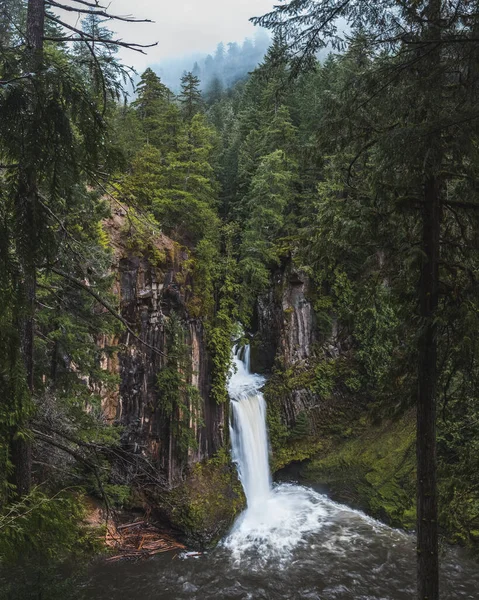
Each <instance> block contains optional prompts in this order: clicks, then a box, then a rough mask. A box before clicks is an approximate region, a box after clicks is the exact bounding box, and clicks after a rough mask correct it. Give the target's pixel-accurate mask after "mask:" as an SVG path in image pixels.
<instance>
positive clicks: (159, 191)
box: [0, 0, 479, 598]
mask: <svg viewBox="0 0 479 600" xmlns="http://www.w3.org/2000/svg"><path fill="white" fill-rule="evenodd" d="M74 1H75V2H77V3H78V5H79V6H78V7H75V10H77V9H81V10H83V17H84V19H83V21H82V25H81V29H77V28H74V27H73V26H69V25H68V24H66V23H65V22H64V21H63V20H62V18H61V17H59V16H58V10H57V6H58V4H57V3H55V2H50V3H48V2H47V3H45V8H44V3H43V1H41V0H40V1H39V0H29V1H28V2H24V1H22V0H6V1H1V0H0V14H1V15H2V18H1V20H0V115H1V118H0V398H1V403H0V464H1V466H0V585H1V586H3V588H4V589H5V590H6V591H5V594H6V595H5V598H30V597H31V598H37V597H45V598H54V597H57V596H56V595H54V594H58V597H60V595H62V594H64V593H65V591H64V590H65V589H66V588H64V587H63V584H60V581H61V579H62V578H61V577H59V576H58V570H57V569H58V567H59V565H63V567H65V566H66V565H70V566H71V563H72V562H75V561H77V562H78V563H79V564H80V563H82V562H83V560H85V561H86V560H87V559H88V558H90V557H91V556H93V555H95V554H97V553H98V552H103V551H105V547H104V542H103V538H104V535H102V532H101V531H100V530H99V529H98V527H97V528H92V527H91V525H90V526H87V525H86V521H85V520H86V517H87V516H88V514H89V513H90V512H91V510H90V509H91V502H92V501H93V502H94V503H95V505H98V506H101V507H102V510H104V511H106V512H107V513H108V514H109V515H118V514H120V513H122V512H125V511H132V510H135V511H141V514H146V515H148V517H147V518H150V515H152V514H153V515H154V518H155V519H156V520H157V521H158V522H161V523H163V524H164V525H165V526H166V525H168V527H174V528H175V531H176V532H177V533H178V535H180V534H181V535H182V536H183V537H182V539H183V540H185V539H186V540H187V541H189V542H191V541H193V542H194V543H196V544H200V545H201V546H204V545H208V544H209V545H211V544H213V543H215V542H217V541H218V540H219V539H220V538H221V536H222V535H223V534H224V533H225V531H226V530H227V529H228V527H229V526H230V525H231V523H232V522H233V520H234V517H235V516H236V515H238V514H239V512H240V511H241V509H242V507H243V506H244V496H243V492H242V491H241V489H240V486H239V483H238V480H237V477H236V471H235V469H234V466H233V465H232V463H231V459H230V454H229V448H230V435H229V433H228V424H229V415H230V407H229V403H230V399H229V397H228V392H227V383H228V376H229V373H230V369H231V349H232V346H233V344H237V346H238V347H243V346H249V347H250V348H251V366H252V369H253V370H254V371H256V372H260V373H263V374H265V375H266V376H267V381H266V384H265V387H264V394H265V398H266V402H267V423H268V430H269V437H270V443H271V450H272V461H273V469H274V470H278V469H280V468H282V467H285V466H287V465H289V464H291V463H293V462H297V461H304V460H306V459H311V461H310V462H308V463H307V465H306V467H305V468H304V470H303V476H304V477H307V478H309V479H310V480H312V481H315V482H323V483H327V484H328V485H329V486H330V490H331V493H332V494H333V495H335V497H336V498H337V499H339V500H341V501H344V502H347V503H350V504H354V505H355V506H358V507H360V508H362V509H364V510H366V511H367V512H368V513H370V514H372V515H373V516H375V517H377V518H380V519H382V520H384V521H386V522H387V523H388V524H390V525H393V526H396V527H402V528H408V529H411V530H412V529H415V528H416V527H417V526H419V550H420V552H419V554H420V555H421V552H424V555H426V554H427V555H428V556H429V557H431V556H432V559H431V558H430V560H429V561H428V559H427V558H426V559H425V560H424V564H423V563H421V560H422V559H421V556H420V570H419V573H420V578H421V573H422V575H423V576H424V573H426V574H428V575H427V577H425V580H427V581H428V582H429V583H428V584H425V585H426V587H425V588H420V589H421V590H422V591H420V596H419V597H420V598H426V597H427V598H437V597H438V596H437V595H435V594H437V589H436V588H437V586H436V583H435V582H436V577H435V575H434V570H435V569H436V570H437V560H438V559H437V535H438V532H439V535H440V536H441V538H442V539H443V540H444V541H445V542H452V543H459V544H461V545H464V546H467V547H468V548H470V549H472V550H473V551H476V552H477V548H478V543H479V404H478V389H479V388H478V386H479V364H478V360H479V347H478V342H477V339H478V336H477V332H478V331H479V293H478V292H479V288H478V279H477V278H478V266H479V245H478V240H479V201H478V196H477V178H478V175H479V174H478V169H479V156H478V148H479V145H478V140H479V129H478V117H479V113H478V110H477V100H478V93H479V70H478V65H479V45H478V42H477V39H476V36H477V30H478V26H479V5H478V3H477V2H462V1H457V2H442V3H441V2H440V1H439V0H430V1H429V2H419V3H411V6H409V5H408V6H406V5H405V3H402V2H394V1H392V0H391V2H384V3H379V4H380V7H376V8H374V7H373V6H372V3H369V4H370V6H369V7H364V6H362V7H361V6H360V4H361V3H355V2H352V3H347V2H346V3H341V2H335V1H333V0H330V1H327V2H309V1H307V0H305V1H304V2H291V3H285V4H282V5H281V6H280V7H279V8H278V9H276V11H274V12H273V13H271V14H270V15H266V16H265V17H263V18H262V19H260V20H259V22H260V23H261V24H262V25H264V26H266V27H268V28H270V29H272V31H273V33H274V39H273V41H272V43H271V46H270V47H269V49H268V51H267V53H266V55H265V57H264V59H263V60H262V62H261V63H260V64H259V65H258V66H257V67H256V68H255V69H254V71H253V72H252V73H251V74H250V75H249V76H248V77H247V78H246V79H244V80H241V81H239V82H236V79H237V78H236V76H235V74H234V73H233V71H234V69H233V67H231V73H230V74H229V75H228V73H226V74H223V75H224V77H223V81H222V82H220V81H219V80H217V81H215V80H214V79H211V81H210V82H209V85H208V87H207V88H206V90H205V91H204V92H202V91H201V90H202V83H201V80H200V75H201V73H200V70H199V69H197V70H196V72H188V73H185V74H184V75H183V77H182V79H181V81H180V82H179V93H177V94H175V93H173V91H172V90H171V89H169V88H168V87H167V86H166V85H165V83H164V82H163V81H162V80H161V77H160V76H159V75H158V74H157V73H156V72H155V70H154V69H152V68H148V69H146V70H145V71H144V72H143V73H142V74H141V76H140V80H139V83H138V85H137V87H136V93H135V97H134V99H129V98H128V97H126V96H125V95H124V92H123V90H124V88H125V87H126V86H127V83H128V78H129V76H130V75H131V73H129V71H128V70H127V69H125V68H124V67H123V66H122V64H121V62H120V61H118V60H117V58H116V54H117V50H118V47H120V46H122V45H127V46H130V47H131V48H133V49H135V48H136V49H137V50H142V47H141V45H139V44H137V43H135V40H133V42H132V44H129V43H127V42H124V41H122V40H117V39H116V37H115V35H114V34H113V33H112V32H111V31H110V29H109V28H108V27H107V25H108V23H105V21H104V19H105V18H107V17H108V16H110V17H111V15H109V12H106V13H105V14H103V9H102V11H101V12H99V11H100V9H99V8H98V7H97V6H96V5H95V3H93V4H90V3H87V2H79V0H74ZM80 5H81V6H80ZM296 5H298V7H299V8H298V7H296ZM339 5H344V6H342V7H340V6H339ZM82 7H83V8H82ZM328 11H329V12H328ZM337 16H340V17H341V18H343V19H346V20H348V21H349V23H350V25H351V27H352V29H351V31H350V33H348V36H347V37H346V36H344V35H342V34H341V33H340V32H339V33H338V30H337V29H336V28H335V26H334V23H335V19H336V17H337ZM113 18H114V17H113ZM119 18H121V17H119ZM308 19H309V20H308ZM311 23H312V25H311V27H310V28H309V29H308V28H306V25H308V24H311ZM315 24H318V25H317V26H318V27H319V29H315ZM327 44H332V46H327ZM326 46H327V47H328V48H332V50H334V51H333V52H332V53H331V54H330V55H329V56H328V58H326V59H325V60H322V61H319V60H318V59H317V56H318V52H319V51H324V48H325V47H326ZM248 48H249V47H248ZM248 48H246V49H245V48H243V53H244V52H246V50H248ZM236 50H237V49H236ZM236 50H235V49H234V48H233V47H230V50H229V52H230V53H231V54H234V53H235V52H236ZM250 50H251V49H250ZM218 60H219V59H218ZM212 72H213V71H212ZM416 416H417V421H416ZM416 439H417V444H416ZM436 440H437V443H436ZM416 449H417V453H416ZM416 478H417V479H416ZM436 490H437V495H436ZM416 493H417V494H418V496H417V499H416ZM416 507H419V515H418V513H417V510H416ZM437 507H438V512H437V513H436V508H437ZM416 519H417V520H416ZM96 525H99V524H98V523H97V524H96ZM103 534H104V532H103ZM431 560H432V563H431ZM421 569H422V570H421ZM69 572H70V570H69ZM19 573H21V577H20V579H19V580H17V578H18V574H19ZM431 573H432V575H431ZM12 575H13V576H12ZM18 581H20V583H18ZM32 582H34V583H32ZM32 585H33V587H34V588H35V590H36V591H35V594H36V593H37V592H38V590H50V591H49V592H48V594H50V595H45V596H41V595H38V594H37V595H33V592H31V590H32ZM65 585H67V584H65ZM428 585H429V586H430V587H428ZM435 586H436V587H435ZM39 593H40V592H39ZM22 594H23V595H22ZM29 594H30V595H29ZM421 594H422V595H421ZM428 594H429V595H428ZM2 597H3V596H2Z"/></svg>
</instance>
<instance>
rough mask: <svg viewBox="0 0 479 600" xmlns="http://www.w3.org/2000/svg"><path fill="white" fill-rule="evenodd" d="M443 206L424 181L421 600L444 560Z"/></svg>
mask: <svg viewBox="0 0 479 600" xmlns="http://www.w3.org/2000/svg"><path fill="white" fill-rule="evenodd" d="M440 227H441V208H440V199H439V186H438V182H437V180H436V179H435V178H434V177H433V176H431V177H429V178H428V179H427V181H426V183H425V205H424V212H423V251H424V253H425V257H424V260H423V265H422V269H421V282H420V291H419V295H420V314H421V320H422V331H421V333H420V339H419V368H418V386H419V389H418V400H417V443H416V452H417V557H418V563H417V569H418V571H417V575H418V577H417V580H418V581H417V583H418V598H419V600H437V599H438V598H439V558H438V530H437V489H436V387H437V376H438V373H437V331H436V330H437V327H436V324H435V316H436V311H437V307H438V288H439V285H438V284H439V246H440Z"/></svg>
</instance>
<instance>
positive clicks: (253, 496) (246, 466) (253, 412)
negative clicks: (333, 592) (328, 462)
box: [223, 346, 336, 562]
mask: <svg viewBox="0 0 479 600" xmlns="http://www.w3.org/2000/svg"><path fill="white" fill-rule="evenodd" d="M249 359H250V352H249V346H246V347H245V348H244V349H243V350H242V351H241V352H238V353H236V352H235V356H234V367H235V368H234V371H233V373H232V375H231V378H230V382H229V386H228V391H229V394H230V397H231V400H232V420H231V443H232V453H233V460H234V462H235V463H236V465H237V468H238V474H239V478H240V481H241V484H242V485H243V489H244V491H245V495H246V500H247V508H246V510H245V511H244V512H243V514H242V515H241V516H240V517H239V519H238V520H237V522H236V523H235V525H234V527H233V529H232V530H231V532H230V534H229V535H228V536H227V537H226V539H225V540H224V542H223V545H224V546H225V547H226V548H229V549H230V551H231V552H232V555H233V558H234V559H236V560H240V559H241V558H243V557H245V556H247V555H249V554H253V553H254V554H255V555H256V559H258V558H259V559H260V560H262V561H269V560H270V559H279V560H280V561H281V562H282V561H283V560H285V559H287V558H288V557H289V556H290V554H291V552H292V550H293V549H294V548H295V547H297V546H298V545H301V544H304V543H306V538H307V535H308V534H311V533H314V532H316V531H319V529H321V528H322V527H323V525H324V524H325V523H326V522H328V516H329V515H330V513H331V511H332V510H333V507H335V506H336V505H335V504H334V503H333V502H331V501H329V500H328V499H327V498H326V497H325V496H322V495H321V494H318V493H316V492H315V491H314V490H312V489H309V488H304V487H302V486H298V485H291V484H281V485H277V486H275V487H273V486H272V482H271V473H270V469H269V444H268V434H267V429H266V403H265V400H264V397H263V394H262V393H261V391H260V390H261V388H262V386H263V385H264V382H265V380H264V378H263V377H261V376H260V375H256V374H253V373H251V371H250V364H249Z"/></svg>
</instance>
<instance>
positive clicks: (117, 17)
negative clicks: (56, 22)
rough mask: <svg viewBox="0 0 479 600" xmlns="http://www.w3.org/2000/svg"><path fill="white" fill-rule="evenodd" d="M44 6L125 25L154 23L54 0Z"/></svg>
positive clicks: (148, 20) (49, 0)
mask: <svg viewBox="0 0 479 600" xmlns="http://www.w3.org/2000/svg"><path fill="white" fill-rule="evenodd" d="M45 4H48V5H49V6H55V7H56V8H61V9H62V10H66V11H68V12H75V13H82V14H86V15H96V16H98V17H104V18H106V19H112V20H114V21H126V22H127V23H154V21H152V20H151V19H135V18H134V17H122V16H120V15H111V14H110V13H108V12H107V11H106V10H94V9H93V7H92V8H91V9H86V8H75V7H74V6H66V5H65V4H60V3H59V2H55V0H46V2H45ZM82 4H83V3H82ZM87 6H88V5H87ZM98 8H103V7H98Z"/></svg>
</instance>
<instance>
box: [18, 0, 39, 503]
mask: <svg viewBox="0 0 479 600" xmlns="http://www.w3.org/2000/svg"><path fill="white" fill-rule="evenodd" d="M44 27H45V6H44V0H28V9H27V57H26V58H27V68H28V70H29V71H31V72H33V73H34V72H36V71H38V69H39V68H41V65H42V61H43V36H44ZM33 110H35V108H33ZM22 170H23V179H24V181H23V182H22V183H21V184H20V189H19V194H18V198H17V216H18V217H19V220H20V222H21V223H22V224H24V225H25V232H23V233H24V234H26V235H29V236H30V239H31V241H32V248H31V252H29V254H31V255H29V256H25V255H24V253H23V255H22V253H21V252H20V253H19V259H20V263H21V272H22V280H23V281H22V290H21V294H22V301H23V302H22V306H21V317H20V319H19V323H18V326H19V330H20V331H19V332H20V352H21V357H22V362H23V365H24V368H25V376H26V383H27V386H28V389H29V391H30V395H32V394H33V367H34V361H33V348H34V330H35V322H34V312H35V295H36V260H35V254H36V244H35V241H34V240H35V233H36V232H35V229H36V223H35V221H36V219H35V214H36V202H37V189H38V185H37V176H36V172H35V168H34V166H33V165H30V164H22ZM26 425H27V423H25V422H21V423H19V427H18V428H17V429H16V430H14V431H13V433H12V440H11V444H10V451H11V459H12V463H13V465H14V469H15V470H14V484H15V487H16V491H17V494H18V495H19V496H24V495H25V494H28V492H29V491H30V488H31V472H32V449H31V443H30V441H29V440H28V438H27V437H26V436H25V429H26Z"/></svg>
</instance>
